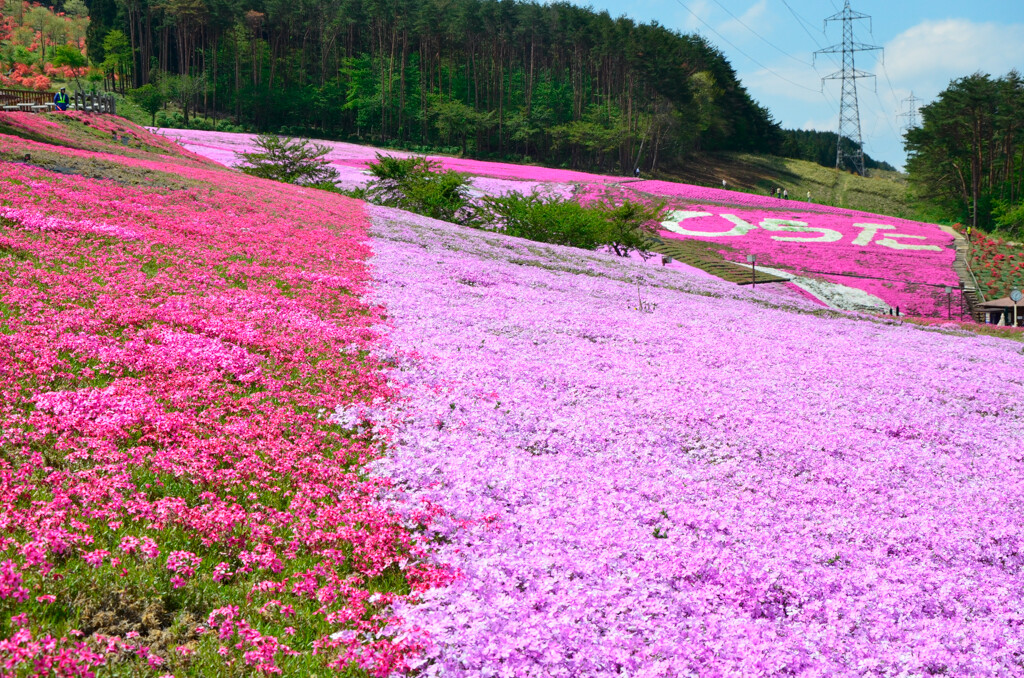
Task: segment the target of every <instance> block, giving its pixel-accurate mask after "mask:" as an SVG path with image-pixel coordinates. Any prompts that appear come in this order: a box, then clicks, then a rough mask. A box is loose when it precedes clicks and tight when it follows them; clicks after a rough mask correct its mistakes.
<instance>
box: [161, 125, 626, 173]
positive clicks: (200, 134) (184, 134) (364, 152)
mask: <svg viewBox="0 0 1024 678" xmlns="http://www.w3.org/2000/svg"><path fill="white" fill-rule="evenodd" d="M158 132H159V133H160V134H162V135H165V136H167V137H170V138H173V139H176V140H178V142H179V143H181V144H182V145H183V146H185V148H188V149H190V150H194V151H196V152H198V153H200V154H201V155H204V156H206V157H208V158H212V159H215V160H217V161H218V162H221V163H224V164H234V162H235V160H234V158H235V154H236V153H239V152H247V151H250V150H252V149H253V148H254V145H253V141H254V139H255V137H254V136H253V135H250V134H236V133H230V132H204V131H201V130H184V129H160V130H158ZM318 143H321V144H323V145H325V146H327V147H328V148H330V149H331V152H330V154H329V155H328V156H327V158H328V160H330V161H331V162H332V163H333V164H334V165H335V166H337V167H338V169H340V170H343V169H344V168H345V167H350V168H358V169H363V168H365V167H366V165H367V164H369V163H370V162H373V160H374V159H375V158H376V154H377V153H383V154H385V155H393V156H397V157H403V158H404V157H408V156H411V155H418V154H414V153H409V152H406V151H397V150H392V149H379V148H374V147H372V146H364V145H360V144H349V143H345V142H343V141H318ZM428 157H429V158H430V159H431V160H436V161H437V162H438V163H440V165H441V167H442V168H443V169H446V170H455V171H457V172H464V173H466V174H471V175H473V176H484V177H492V178H495V179H509V180H519V181H532V182H543V183H564V184H570V183H588V184H589V183H608V182H616V181H621V180H622V179H623V177H616V176H605V175H602V174H591V173H589V172H577V171H575V170H564V169H552V168H548V167H537V166H534V165H516V164H512V163H501V162H487V161H483V160H471V159H468V158H452V157H448V156H443V155H439V156H428Z"/></svg>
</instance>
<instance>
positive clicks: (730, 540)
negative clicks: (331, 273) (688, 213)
mask: <svg viewBox="0 0 1024 678" xmlns="http://www.w3.org/2000/svg"><path fill="white" fill-rule="evenodd" d="M370 210H371V214H373V215H374V223H375V228H376V230H375V232H374V233H375V235H376V237H377V239H376V240H375V244H374V258H373V259H372V260H371V262H372V264H373V266H374V276H375V280H376V284H375V291H374V293H373V297H372V298H373V300H374V301H375V302H378V303H381V304H384V305H386V307H387V309H388V317H389V322H390V330H389V332H390V337H391V339H392V342H393V347H392V350H393V351H394V353H395V355H396V356H405V357H399V358H396V368H395V369H394V370H393V371H392V373H391V379H392V380H393V381H394V382H395V383H396V384H397V385H399V386H400V387H401V388H402V390H403V392H404V393H405V396H406V397H405V398H404V399H403V400H402V401H401V403H399V404H400V409H398V410H397V411H395V412H394V416H396V417H397V418H399V419H401V420H403V421H404V424H403V425H402V426H401V427H399V428H398V429H397V430H396V431H395V433H394V436H393V439H392V440H393V442H394V448H393V453H392V454H390V455H388V456H387V457H385V458H383V459H381V460H380V461H378V462H376V463H375V468H376V471H377V473H378V474H379V475H382V476H384V477H386V478H388V479H389V480H391V481H392V482H393V483H394V486H395V488H401V489H402V490H404V492H403V493H402V494H396V495H395V497H394V501H395V503H396V505H397V506H402V505H403V504H405V503H406V502H409V505H410V510H415V508H416V507H417V506H418V505H419V501H414V500H426V501H429V502H430V503H431V504H433V505H437V506H438V507H440V508H442V509H444V511H445V512H446V518H445V519H444V520H443V521H439V522H437V523H435V526H434V527H433V528H432V529H431V530H430V531H428V533H427V534H428V535H430V534H436V535H437V536H438V537H440V539H438V540H437V542H438V544H439V546H438V547H437V548H438V551H439V553H438V557H439V558H441V559H443V560H445V561H446V562H449V563H450V564H452V566H453V567H457V568H459V569H460V570H461V571H462V572H463V575H464V576H463V577H462V578H460V579H458V580H457V581H455V582H454V583H453V584H452V585H451V586H450V587H448V588H439V589H434V590H432V591H430V592H428V593H427V594H426V595H425V596H424V599H425V602H424V603H423V604H421V605H418V606H415V607H408V608H406V607H403V609H402V613H403V614H404V616H406V618H407V620H408V623H411V624H416V625H419V626H421V627H423V628H424V629H425V630H426V631H428V632H429V633H430V636H431V639H432V644H431V645H430V647H429V649H428V651H427V655H426V657H425V658H424V663H423V664H421V668H422V670H423V673H424V675H426V676H445V677H449V678H451V677H456V676H481V675H494V676H516V677H526V676H537V677H538V678H540V677H545V678H546V677H552V676H588V677H598V676H649V677H653V676H666V677H669V676H672V677H675V676H709V677H713V676H780V675H798V676H920V675H949V676H1011V675H1021V674H1022V673H1024V656H1022V654H1021V648H1022V647H1024V624H1022V620H1024V607H1022V603H1021V595H1020V585H1021V581H1022V576H1024V523H1022V521H1021V520H1020V516H1021V512H1022V511H1024V500H1022V494H1021V490H1020V488H1021V487H1022V486H1024V463H1022V460H1024V453H1022V450H1021V444H1020V441H1021V440H1022V439H1024V417H1022V410H1021V403H1022V402H1024V385H1022V383H1021V380H1020V379H1019V378H1016V377H1014V376H1013V375H1019V374H1021V373H1022V371H1024V355H1021V351H1020V345H1019V344H1017V343H1014V342H1008V341H1004V340H996V339H991V338H987V337H965V336H963V335H962V333H958V334H957V335H956V336H953V335H951V334H950V333H948V332H947V331H945V330H941V329H939V330H927V329H921V328H918V327H916V326H912V325H904V324H902V323H898V322H896V321H889V320H884V321H883V320H882V319H876V318H871V317H866V316H860V317H854V316H849V317H835V316H822V315H821V314H820V312H819V313H817V314H812V313H811V312H810V311H811V309H813V308H814V307H813V306H812V305H810V304H802V303H801V302H799V301H798V300H794V301H793V302H792V303H791V304H788V306H789V307H790V308H773V305H772V303H771V301H770V300H771V297H770V296H769V295H767V294H766V293H764V292H763V291H761V290H760V289H758V290H751V289H749V288H739V287H736V286H735V285H728V284H726V283H724V282H719V283H715V281H707V280H700V279H697V278H693V277H690V276H688V275H686V274H685V273H680V272H674V271H667V270H662V269H660V268H658V267H651V266H642V265H640V264H636V263H631V262H626V261H615V260H613V259H612V258H610V257H602V256H601V255H596V254H590V253H585V252H580V251H579V250H575V251H574V250H570V249H567V248H558V247H546V246H542V245H538V244H536V243H528V242H524V241H520V240H516V239H511V238H506V237H504V236H500V235H495V234H479V233H478V232H474V231H469V230H466V229H459V228H458V227H454V226H450V225H445V224H441V223H439V222H431V221H430V220H426V219H423V218H420V217H414V216H409V215H401V214H399V213H396V212H392V211H388V210H384V209H382V208H372V207H371V208H370ZM541 250H544V251H546V252H547V253H548V254H547V255H545V254H544V253H543V252H541ZM583 271H586V272H587V274H581V272H583ZM638 281H639V283H640V291H639V294H641V295H642V297H643V300H644V301H646V302H650V303H653V304H656V305H657V306H656V308H654V310H653V312H651V313H642V312H639V311H637V310H636V306H637V302H636V299H637V294H638V290H637V282H638Z"/></svg>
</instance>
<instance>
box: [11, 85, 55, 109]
mask: <svg viewBox="0 0 1024 678" xmlns="http://www.w3.org/2000/svg"><path fill="white" fill-rule="evenodd" d="M49 103H53V92H36V91H33V90H28V89H0V105H3V106H17V105H18V104H34V105H36V106H45V105H46V104H49Z"/></svg>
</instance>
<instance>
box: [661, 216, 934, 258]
mask: <svg viewBox="0 0 1024 678" xmlns="http://www.w3.org/2000/svg"><path fill="white" fill-rule="evenodd" d="M714 217H715V215H714V214H712V213H711V212H696V211H688V210H676V211H674V212H671V213H670V214H669V219H668V220H667V221H663V222H661V226H662V228H664V229H665V230H666V231H671V232H672V233H678V234H679V235H685V236H690V237H697V238H727V237H743V236H747V235H750V234H751V233H754V232H756V231H757V230H758V229H759V228H760V229H761V230H764V231H768V232H770V233H786V234H787V235H772V236H771V239H772V240H775V241H778V242H798V243H834V242H840V241H841V240H843V238H844V237H847V235H852V234H843V233H842V232H840V231H839V230H836V229H834V228H824V227H822V226H812V225H810V224H809V223H808V222H806V221H796V220H793V219H762V220H761V222H760V224H759V225H755V224H753V223H751V222H749V221H745V220H744V219H741V218H740V217H738V216H736V215H735V214H719V215H718V218H719V219H723V220H725V221H727V222H728V223H729V224H730V225H731V226H732V227H731V228H730V229H728V230H725V231H722V230H713V229H708V230H703V229H701V230H698V229H697V228H696V226H697V224H691V223H687V226H688V228H684V227H683V226H682V222H684V221H687V222H690V221H692V220H697V219H700V220H701V224H700V225H704V224H707V223H708V221H709V218H714ZM715 226H719V224H715ZM850 226H851V227H852V228H853V229H856V230H857V233H856V235H855V236H853V237H852V242H851V244H853V245H855V246H860V247H867V246H869V245H877V246H879V247H888V248H890V249H894V250H904V251H928V252H941V251H942V247H940V246H938V245H930V244H927V243H908V242H903V241H905V240H927V239H928V237H927V236H923V235H909V234H906V233H890V232H889V231H890V230H892V229H894V228H896V227H895V226H893V225H891V224H873V223H851V224H850ZM880 231H885V233H884V235H885V237H883V238H876V236H877V235H879V232H880Z"/></svg>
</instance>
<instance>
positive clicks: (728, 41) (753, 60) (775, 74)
mask: <svg viewBox="0 0 1024 678" xmlns="http://www.w3.org/2000/svg"><path fill="white" fill-rule="evenodd" d="M676 2H678V3H679V6H680V7H682V8H683V9H685V10H686V11H687V12H689V13H690V16H692V17H693V18H694V19H696V20H697V21H699V22H701V23H702V24H704V26H705V27H706V28H707V29H708V30H709V31H711V32H712V33H714V34H715V35H716V36H718V39H719V40H721V41H722V42H724V43H726V44H727V45H729V46H730V47H732V48H733V49H734V50H736V51H737V52H739V53H740V54H742V55H743V56H745V57H746V58H747V59H749V60H750V61H752V62H753V63H755V64H757V65H758V66H760V67H761V68H763V69H764V70H766V71H768V72H769V73H771V74H772V75H774V76H775V77H776V78H778V79H779V80H784V81H785V82H788V83H789V84H791V85H793V86H794V87H799V88H800V89H803V90H807V91H808V92H818V91H819V90H816V89H811V88H810V87H807V86H805V85H801V84H800V83H799V82H794V81H792V80H790V79H789V78H787V77H786V76H784V75H782V74H780V73H776V72H775V71H774V70H772V69H771V68H768V67H767V66H765V65H764V64H762V63H761V62H760V61H758V60H757V59H755V58H754V57H752V56H750V55H749V54H747V53H746V52H744V51H743V50H742V49H740V48H739V47H737V46H736V45H734V44H733V43H732V41H731V40H729V39H728V38H726V37H725V36H724V35H722V34H721V33H719V32H718V31H716V30H715V29H714V28H713V27H712V26H711V24H709V23H708V22H706V21H704V19H701V18H700V17H699V16H698V15H697V14H695V13H694V12H693V10H691V9H690V8H689V7H687V6H686V5H685V4H683V0H676Z"/></svg>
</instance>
